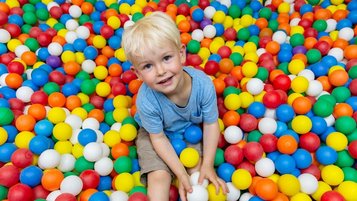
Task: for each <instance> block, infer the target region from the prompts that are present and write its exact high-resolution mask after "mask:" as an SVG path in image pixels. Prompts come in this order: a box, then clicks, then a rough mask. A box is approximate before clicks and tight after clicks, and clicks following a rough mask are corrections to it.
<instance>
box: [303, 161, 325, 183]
mask: <svg viewBox="0 0 357 201" xmlns="http://www.w3.org/2000/svg"><path fill="white" fill-rule="evenodd" d="M303 173H309V174H312V175H314V177H316V179H317V180H320V178H321V170H320V168H319V167H317V165H315V164H311V165H310V166H309V167H308V168H305V169H302V170H301V174H303Z"/></svg>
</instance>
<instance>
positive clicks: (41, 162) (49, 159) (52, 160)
mask: <svg viewBox="0 0 357 201" xmlns="http://www.w3.org/2000/svg"><path fill="white" fill-rule="evenodd" d="M60 159H61V156H60V154H59V153H58V152H57V151H56V150H54V149H47V150H45V151H44V152H42V153H41V155H40V157H39V158H38V166H39V167H40V168H41V169H50V168H55V167H57V166H58V165H59V162H60Z"/></svg>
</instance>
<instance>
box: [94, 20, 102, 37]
mask: <svg viewBox="0 0 357 201" xmlns="http://www.w3.org/2000/svg"><path fill="white" fill-rule="evenodd" d="M103 26H104V22H102V21H96V22H94V23H93V31H94V33H96V34H100V30H101V29H102V27H103Z"/></svg>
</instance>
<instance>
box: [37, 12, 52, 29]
mask: <svg viewBox="0 0 357 201" xmlns="http://www.w3.org/2000/svg"><path fill="white" fill-rule="evenodd" d="M46 9H47V8H46ZM38 27H39V28H40V29H41V30H42V31H46V30H47V29H49V28H51V27H50V26H49V25H48V24H39V25H38Z"/></svg>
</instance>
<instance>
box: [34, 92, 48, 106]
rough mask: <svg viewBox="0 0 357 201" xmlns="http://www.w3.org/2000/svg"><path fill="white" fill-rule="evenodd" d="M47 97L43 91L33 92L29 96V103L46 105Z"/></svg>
mask: <svg viewBox="0 0 357 201" xmlns="http://www.w3.org/2000/svg"><path fill="white" fill-rule="evenodd" d="M47 101H48V95H47V94H46V93H45V92H44V91H35V92H34V93H33V94H32V95H31V103H32V104H35V103H39V104H42V105H47Z"/></svg>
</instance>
